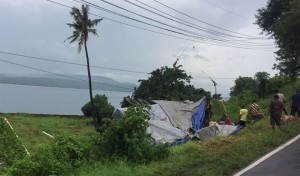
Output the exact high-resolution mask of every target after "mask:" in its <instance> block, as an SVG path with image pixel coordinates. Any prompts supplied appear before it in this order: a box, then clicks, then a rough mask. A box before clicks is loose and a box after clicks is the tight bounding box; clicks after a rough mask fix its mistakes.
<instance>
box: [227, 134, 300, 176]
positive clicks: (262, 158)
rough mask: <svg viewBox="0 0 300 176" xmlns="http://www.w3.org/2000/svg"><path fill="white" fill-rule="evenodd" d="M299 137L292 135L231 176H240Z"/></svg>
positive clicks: (299, 136)
mask: <svg viewBox="0 0 300 176" xmlns="http://www.w3.org/2000/svg"><path fill="white" fill-rule="evenodd" d="M299 138H300V134H299V135H298V136H296V137H294V138H293V139H291V140H289V141H288V142H286V143H284V144H283V145H281V146H279V147H278V148H276V149H275V150H273V151H272V152H270V153H268V154H266V155H265V156H263V157H261V158H260V159H258V160H257V161H255V162H254V163H252V164H250V165H249V166H248V167H246V168H244V169H243V170H241V171H239V172H238V173H236V174H234V175H233V176H240V175H242V174H243V173H245V172H247V171H248V170H250V169H252V168H253V167H255V166H256V165H258V164H259V163H261V162H263V161H264V160H266V159H268V158H269V157H271V156H272V155H274V154H275V153H277V152H279V151H280V150H282V149H284V148H285V147H287V146H289V145H290V144H292V143H293V142H295V141H296V140H297V139H299Z"/></svg>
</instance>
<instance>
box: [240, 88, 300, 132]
mask: <svg viewBox="0 0 300 176" xmlns="http://www.w3.org/2000/svg"><path fill="white" fill-rule="evenodd" d="M284 105H285V97H284V95H283V94H282V93H280V92H279V90H275V94H274V96H273V99H272V100H271V102H270V104H269V111H268V113H269V114H270V125H271V126H272V129H273V130H275V126H278V127H279V128H280V127H281V117H282V115H283V113H285V114H286V115H288V113H287V111H286V109H285V107H284ZM296 113H297V116H298V117H300V87H299V88H298V89H297V90H296V93H295V94H294V95H293V96H292V97H291V112H290V115H291V116H293V117H295V115H296ZM239 114H240V118H239V124H240V125H241V126H244V127H245V126H246V121H247V116H248V110H247V109H246V108H245V105H242V106H241V109H240V113H239ZM250 116H251V122H252V123H253V122H254V121H255V120H259V119H261V118H262V117H264V114H263V113H262V112H261V111H260V107H259V105H258V104H257V102H256V100H253V102H252V104H251V106H250Z"/></svg>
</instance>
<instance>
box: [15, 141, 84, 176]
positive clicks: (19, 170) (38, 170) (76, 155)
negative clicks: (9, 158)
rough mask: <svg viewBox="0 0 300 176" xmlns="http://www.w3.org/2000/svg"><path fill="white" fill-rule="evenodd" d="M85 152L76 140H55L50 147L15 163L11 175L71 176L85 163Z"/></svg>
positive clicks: (43, 147) (47, 146) (43, 148)
mask: <svg viewBox="0 0 300 176" xmlns="http://www.w3.org/2000/svg"><path fill="white" fill-rule="evenodd" d="M87 156H88V155H85V150H84V148H83V146H82V145H81V144H80V143H79V142H78V141H76V140H75V139H73V138H71V137H67V136H59V137H57V138H55V140H54V141H52V142H51V143H50V144H49V145H45V146H42V147H40V148H39V150H38V152H36V153H35V154H34V155H32V156H26V157H24V158H23V159H20V160H18V161H16V162H15V163H14V165H13V166H12V167H11V168H10V169H9V174H10V175H13V176H14V175H15V176H19V175H24V176H40V175H70V173H71V172H73V171H74V169H75V168H78V167H79V166H80V165H81V164H82V163H83V161H84V157H87Z"/></svg>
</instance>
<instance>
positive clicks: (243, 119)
mask: <svg viewBox="0 0 300 176" xmlns="http://www.w3.org/2000/svg"><path fill="white" fill-rule="evenodd" d="M247 116H248V110H247V109H246V108H245V105H242V106H241V109H240V125H241V126H243V127H246V122H247Z"/></svg>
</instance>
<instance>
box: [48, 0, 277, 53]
mask: <svg viewBox="0 0 300 176" xmlns="http://www.w3.org/2000/svg"><path fill="white" fill-rule="evenodd" d="M46 1H48V2H51V3H54V4H57V5H60V6H64V7H67V8H72V7H70V6H67V5H65V4H62V3H58V2H55V1H52V0H46ZM75 1H76V0H75ZM76 2H78V1H76ZM79 3H80V2H79ZM94 8H95V7H94ZM101 10H104V9H101ZM106 10H107V9H106ZM104 11H105V10H104ZM112 13H113V12H112ZM90 14H91V15H94V16H97V17H101V18H104V19H107V20H109V21H113V22H117V23H120V24H123V25H127V26H131V27H134V28H138V29H142V30H145V31H148V32H153V33H157V34H160V35H165V36H169V37H173V38H177V39H182V40H186V41H194V42H198V43H204V44H209V45H215V46H224V47H231V48H238V49H250V50H260V51H272V50H271V48H257V47H255V48H254V47H244V46H233V45H229V44H220V43H212V42H207V41H199V40H194V39H188V38H183V37H179V36H174V35H170V34H165V33H161V32H157V31H153V30H149V29H146V28H142V27H138V26H134V25H131V24H127V23H123V22H120V21H117V20H112V19H109V18H106V17H103V16H99V15H96V14H92V13H90ZM118 15H120V16H122V17H126V16H124V15H121V14H118ZM126 18H128V19H131V20H133V21H136V22H139V23H142V24H146V25H149V26H151V27H156V28H159V29H162V30H165V31H167V32H172V33H175V34H179V35H184V36H186V37H193V36H189V35H186V34H184V33H179V32H177V31H172V30H170V29H166V28H163V27H160V26H156V25H152V24H149V23H146V22H143V21H140V20H137V19H134V18H131V17H126Z"/></svg>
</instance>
